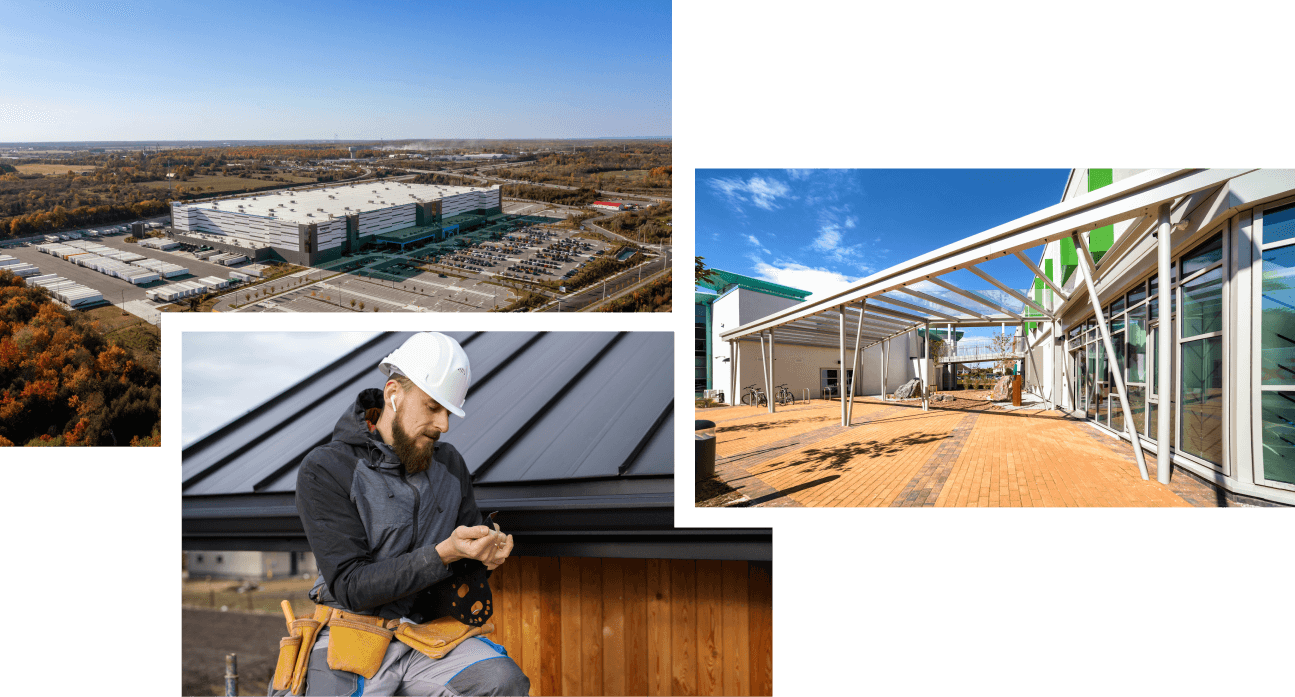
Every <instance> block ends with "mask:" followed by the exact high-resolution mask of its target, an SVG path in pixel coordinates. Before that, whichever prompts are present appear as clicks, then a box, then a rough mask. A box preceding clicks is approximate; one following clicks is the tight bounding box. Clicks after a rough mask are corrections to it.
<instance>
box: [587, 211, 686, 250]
mask: <svg viewBox="0 0 1295 697" xmlns="http://www.w3.org/2000/svg"><path fill="white" fill-rule="evenodd" d="M672 215H673V213H672V210H671V207H670V202H669V201H663V202H661V203H659V204H657V205H655V206H653V207H651V208H644V209H642V210H638V211H623V212H621V213H617V214H616V215H614V216H612V217H611V218H609V219H607V220H600V221H598V222H597V223H595V224H596V225H598V227H601V228H604V229H607V230H611V231H612V232H615V233H619V234H621V235H625V236H626V237H632V238H634V239H635V240H640V241H642V242H643V243H644V244H652V243H656V242H667V241H669V240H670V236H671V234H670V232H671V231H670V226H668V225H666V223H668V222H670V220H671V217H672Z"/></svg>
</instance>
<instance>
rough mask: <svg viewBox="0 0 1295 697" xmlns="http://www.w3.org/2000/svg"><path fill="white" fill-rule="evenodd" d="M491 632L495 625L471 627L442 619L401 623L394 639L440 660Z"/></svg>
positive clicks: (454, 620) (488, 623)
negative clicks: (471, 640) (479, 636)
mask: <svg viewBox="0 0 1295 697" xmlns="http://www.w3.org/2000/svg"><path fill="white" fill-rule="evenodd" d="M493 631H495V625H494V624H491V623H490V622H486V623H484V624H482V625H480V626H472V625H467V624H463V623H462V622H460V621H458V620H456V619H454V618H453V617H442V618H440V619H436V620H432V621H431V622H425V623H423V624H409V623H402V624H401V625H400V626H399V627H397V628H396V639H398V640H399V641H400V642H401V643H403V644H406V645H408V646H409V647H410V648H413V649H415V650H417V651H419V652H421V653H423V654H424V655H426V656H427V657H428V658H434V659H440V658H444V657H445V654H447V653H449V652H450V651H453V650H454V647H456V646H458V645H459V644H462V643H463V642H464V641H466V640H468V639H470V638H472V637H474V636H477V635H480V634H489V633H490V632H493Z"/></svg>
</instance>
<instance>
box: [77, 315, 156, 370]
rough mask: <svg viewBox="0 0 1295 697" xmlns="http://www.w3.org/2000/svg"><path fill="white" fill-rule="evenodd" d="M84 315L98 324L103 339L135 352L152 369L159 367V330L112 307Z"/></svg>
mask: <svg viewBox="0 0 1295 697" xmlns="http://www.w3.org/2000/svg"><path fill="white" fill-rule="evenodd" d="M85 315H86V316H87V317H88V318H89V319H92V320H97V321H98V322H99V331H100V332H101V333H102V334H103V336H104V338H105V339H107V340H109V341H111V342H112V343H115V344H119V345H121V346H123V347H125V348H129V349H131V350H133V351H135V352H136V353H137V354H139V355H140V356H141V358H143V359H146V360H148V361H150V364H151V365H152V367H154V368H158V367H160V366H161V363H160V360H161V358H160V356H161V351H162V332H161V330H160V329H158V328H157V327H155V326H153V325H151V324H149V323H148V322H145V321H144V320H142V319H140V318H139V317H136V316H135V315H132V314H126V315H123V314H122V310H121V308H119V307H115V306H113V305H107V306H105V307H96V308H94V309H93V310H86V311H85Z"/></svg>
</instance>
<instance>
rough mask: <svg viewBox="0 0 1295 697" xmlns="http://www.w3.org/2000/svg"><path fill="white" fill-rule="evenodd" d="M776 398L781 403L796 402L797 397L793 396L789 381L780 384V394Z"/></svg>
mask: <svg viewBox="0 0 1295 697" xmlns="http://www.w3.org/2000/svg"><path fill="white" fill-rule="evenodd" d="M776 399H777V400H778V404H780V405H781V404H795V403H796V398H795V397H793V396H792V394H791V390H790V389H788V387H787V383H785V382H784V383H783V384H781V385H779V386H778V396H777V397H776Z"/></svg>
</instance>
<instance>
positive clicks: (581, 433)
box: [477, 332, 674, 483]
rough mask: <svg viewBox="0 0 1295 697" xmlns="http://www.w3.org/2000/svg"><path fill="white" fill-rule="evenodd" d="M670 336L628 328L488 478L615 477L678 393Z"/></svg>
mask: <svg viewBox="0 0 1295 697" xmlns="http://www.w3.org/2000/svg"><path fill="white" fill-rule="evenodd" d="M673 353H674V352H673V338H672V336H671V335H670V334H669V333H667V332H636V333H633V334H627V335H626V337H625V340H622V341H618V342H617V343H616V344H615V345H614V346H612V347H611V348H610V349H609V350H608V351H606V352H605V353H603V354H602V355H601V356H600V357H599V359H598V360H597V361H596V362H594V363H593V364H591V365H589V366H588V367H587V368H586V369H585V371H584V374H583V375H582V376H581V379H580V380H578V381H577V382H575V384H572V385H570V386H569V388H568V389H567V390H566V391H565V392H564V393H562V394H561V395H560V396H559V397H558V399H557V400H555V401H554V402H553V403H552V404H551V405H550V406H549V407H548V408H547V409H546V410H545V411H544V412H543V413H540V414H538V415H537V417H538V418H537V419H535V420H534V421H532V422H531V423H530V424H529V427H528V428H527V429H526V430H525V432H523V433H521V434H520V437H518V438H517V439H516V440H515V441H514V442H513V444H512V445H511V447H509V448H508V449H507V450H506V451H505V452H503V453H502V454H501V455H500V456H499V457H498V458H497V459H496V460H495V461H494V462H493V464H492V465H491V466H490V467H488V468H483V470H479V471H478V474H477V480H478V481H480V482H483V483H492V482H500V481H518V480H522V481H528V480H546V479H570V478H580V477H606V476H617V475H619V474H620V473H621V471H622V469H623V468H625V467H627V466H628V465H630V464H631V461H632V458H633V457H634V456H636V455H638V454H639V451H640V450H641V447H642V445H643V444H644V443H645V442H646V440H647V438H648V437H649V436H651V435H652V434H653V433H654V432H655V429H656V428H657V426H658V425H659V423H660V421H661V418H662V414H663V412H664V410H665V409H666V407H667V406H668V405H669V404H670V403H671V401H672V398H673V390H674V384H673V380H672V379H670V376H672V375H673V370H672V359H673Z"/></svg>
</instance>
